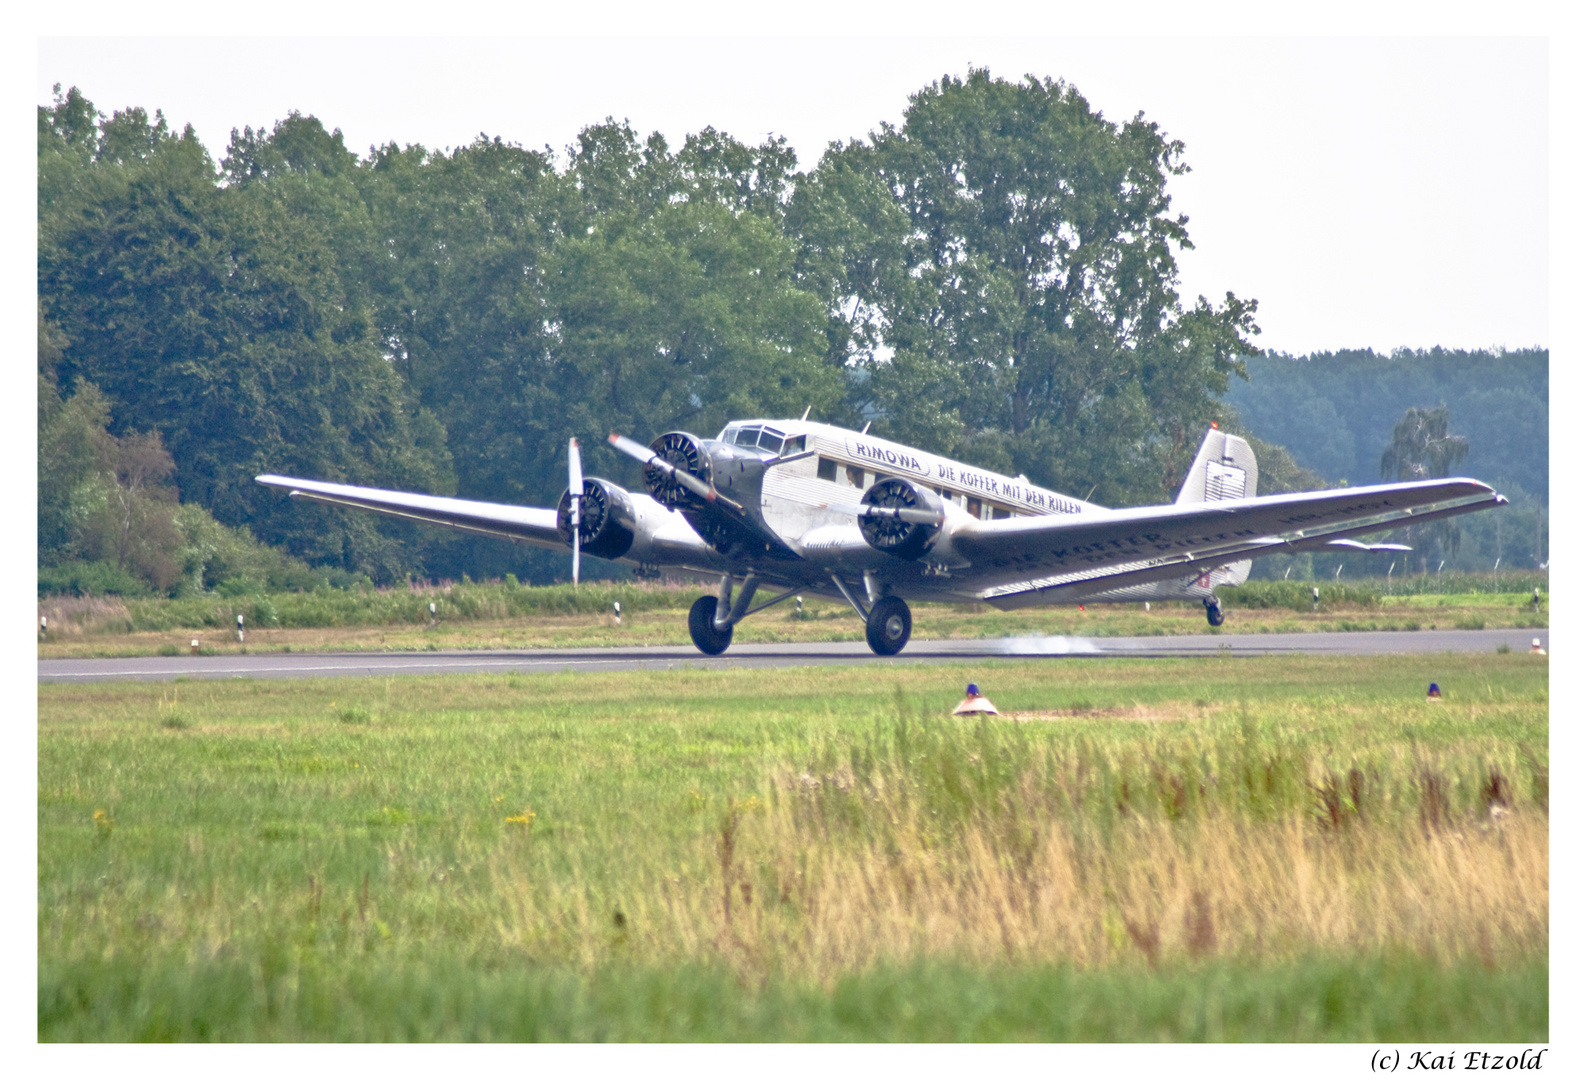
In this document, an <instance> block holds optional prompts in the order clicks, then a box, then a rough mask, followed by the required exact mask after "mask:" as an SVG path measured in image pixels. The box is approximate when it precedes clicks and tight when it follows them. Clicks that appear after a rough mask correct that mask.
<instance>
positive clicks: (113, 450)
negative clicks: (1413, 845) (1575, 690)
mask: <svg viewBox="0 0 1588 1080" xmlns="http://www.w3.org/2000/svg"><path fill="white" fill-rule="evenodd" d="M1186 157H1187V151H1186V148H1185V147H1184V146H1183V145H1182V144H1181V143H1179V142H1177V141H1175V140H1173V139H1171V138H1170V137H1169V136H1168V135H1166V134H1165V133H1164V132H1163V131H1161V130H1160V129H1159V128H1158V126H1157V125H1156V124H1154V123H1152V122H1151V121H1148V120H1146V119H1145V118H1143V117H1139V116H1138V117H1136V118H1134V119H1132V120H1129V121H1126V122H1124V123H1113V122H1110V121H1108V120H1106V119H1104V117H1103V116H1102V115H1101V114H1100V113H1099V112H1097V111H1095V110H1093V109H1092V108H1091V106H1090V105H1089V104H1088V102H1087V100H1086V99H1085V98H1084V97H1083V96H1082V95H1081V94H1080V92H1079V91H1078V90H1077V89H1076V88H1075V87H1073V86H1070V85H1068V84H1066V83H1063V82H1060V81H1055V80H1050V79H1036V78H1028V79H1025V80H1022V81H1019V82H1007V81H1005V80H1001V79H994V78H992V77H991V76H990V75H989V74H988V73H987V72H986V71H982V70H975V69H973V70H970V71H969V72H968V73H967V74H966V75H965V77H963V78H956V77H944V78H943V79H941V80H938V81H936V82H933V83H931V84H930V85H928V86H926V87H924V88H922V89H920V90H919V91H917V92H916V93H914V94H912V95H910V98H909V104H908V107H907V108H906V110H905V112H904V117H903V120H902V122H901V123H900V124H898V125H897V126H894V125H890V124H880V125H879V126H878V128H877V130H876V131H874V132H872V133H871V134H869V135H868V136H867V137H866V138H865V139H859V140H852V141H850V142H848V143H846V144H840V143H833V144H832V145H830V146H829V148H828V150H827V152H826V153H825V154H824V155H823V156H822V158H821V159H820V160H819V161H818V162H816V163H814V164H813V165H812V166H811V167H810V168H809V169H808V170H807V171H804V172H801V171H799V170H798V169H797V168H796V165H797V162H796V160H795V157H794V153H793V151H792V150H791V149H790V148H789V147H788V145H787V144H786V142H785V141H784V140H783V139H781V138H778V137H775V136H769V137H768V138H767V139H766V140H765V141H764V142H762V143H761V144H759V145H749V144H745V143H740V142H738V141H737V140H735V139H733V138H732V137H730V136H728V135H725V134H723V133H721V132H718V131H715V130H713V129H711V128H706V129H704V130H702V131H700V132H697V133H694V134H691V135H689V136H688V137H686V138H685V139H684V140H683V142H682V144H681V145H678V146H669V145H668V143H667V142H666V140H664V139H663V138H662V137H661V136H660V135H657V134H651V135H649V136H646V135H643V134H642V133H640V132H636V131H634V130H633V129H632V128H630V127H629V126H628V124H626V123H622V122H615V121H613V120H611V119H610V118H609V119H608V120H606V121H605V122H602V123H597V124H592V125H591V126H588V127H586V128H584V129H583V130H581V131H580V132H579V133H578V135H577V137H576V139H575V140H574V142H573V144H572V145H570V146H568V147H566V148H564V150H563V151H561V152H555V151H553V150H551V149H550V148H544V149H538V150H537V149H526V148H524V147H521V146H517V145H514V144H510V143H505V142H503V141H502V140H500V139H493V138H489V137H487V136H485V135H482V136H480V137H479V138H478V139H477V140H475V141H474V142H473V143H471V144H469V145H467V146H463V147H457V148H453V149H449V150H444V151H438V150H432V149H427V148H425V147H423V146H416V145H407V146H400V145H397V144H396V143H389V144H387V145H384V146H378V147H371V148H369V150H368V151H367V153H365V154H363V155H360V154H358V153H356V152H354V151H353V150H351V149H349V148H348V147H347V146H346V145H344V142H343V138H342V134H341V132H340V131H338V130H336V129H335V128H331V129H327V127H326V126H325V125H324V124H322V122H321V121H320V120H319V119H317V118H315V117H312V116H303V115H300V114H298V113H292V114H290V115H289V116H287V117H286V118H285V119H282V120H280V121H279V122H277V123H275V124H274V125H273V126H272V127H271V128H269V129H268V130H266V129H264V128H259V129H254V128H251V127H244V128H243V129H241V130H237V129H233V131H232V133H231V138H230V141H229V143H228V145H227V146H226V147H225V148H224V149H223V150H222V151H221V152H220V153H219V155H218V156H216V155H214V154H212V152H211V150H210V149H209V148H207V147H205V146H204V145H202V144H201V143H200V142H199V140H198V138H197V136H196V134H195V133H194V131H193V130H192V128H187V129H185V130H183V131H180V132H178V131H175V130H172V128H171V127H170V125H169V124H168V123H167V121H166V120H165V118H164V117H163V116H162V115H161V114H160V113H159V112H156V113H154V115H153V116H151V115H150V114H149V113H148V112H147V111H146V110H145V109H143V108H140V107H128V108H124V109H120V110H118V111H115V112H112V113H111V114H109V115H106V113H104V112H103V111H101V110H100V109H99V108H98V107H96V106H95V104H94V103H93V102H90V101H88V100H87V99H86V98H84V97H83V96H82V94H81V93H79V92H78V91H77V90H76V89H71V90H67V91H65V92H61V91H60V90H59V88H57V96H56V98H55V101H54V102H53V103H52V105H50V106H47V107H41V108H40V109H39V110H38V165H37V169H38V425H39V427H38V439H39V444H38V448H39V456H38V462H39V473H38V522H39V526H38V545H39V546H38V557H39V583H40V588H41V589H51V590H77V591H87V592H106V591H115V592H123V593H125V592H133V591H138V590H145V591H152V592H159V593H166V594H171V595H180V594H184V593H192V592H209V591H212V590H214V591H220V592H232V593H239V592H249V591H256V590H260V589H265V588H292V587H303V588H308V587H314V586H315V585H316V584H317V583H329V584H333V585H335V584H346V583H351V582H373V583H375V584H389V583H394V582H401V581H403V580H404V579H406V578H409V577H430V578H453V579H456V578H458V577H460V576H462V575H465V574H467V575H469V576H471V577H474V578H476V579H478V578H488V577H500V576H503V575H505V574H507V573H514V574H516V575H517V576H518V577H519V578H521V579H523V580H527V581H536V582H545V581H550V580H553V579H554V578H556V577H557V576H559V575H562V574H565V573H566V572H567V570H566V560H565V559H564V558H563V557H561V556H560V555H558V554H557V553H554V552H539V551H534V550H527V549H525V548H523V547H515V546H513V545H509V544H505V543H502V542H500V541H494V540H489V539H484V538H476V537H469V536H465V535H461V534H456V533H449V532H446V531H443V530H436V529H426V528H422V527H419V526H414V525H411V524H409V523H404V522H396V521H391V520H387V519H383V518H376V517H375V516H373V515H368V514H360V513H357V512H351V511H345V510H341V509H337V508H332V507H327V506H323V505H304V504H302V503H299V502H295V501H291V500H288V499H286V498H283V497H282V496H281V495H280V493H279V492H276V491H272V490H267V489H265V488H262V487H260V486H259V485H258V484H255V483H254V482H253V477H254V476H255V475H256V474H258V473H264V472H275V473H284V474H288V475H296V476H305V477H312V478H318V479H327V480H333V481H340V482H344V483H354V484H365V485H370V486H376V487H388V488H400V489H405V490H418V491H427V492H432V493H435V494H441V495H453V494H456V495H459V496H463V497H466V498H477V499H487V500H491V501H498V502H510V503H519V504H527V505H536V506H550V505H554V504H555V502H556V500H557V498H558V496H559V495H560V494H561V491H562V488H563V486H564V485H565V483H566V477H567V446H568V440H569V438H570V437H572V436H577V437H579V438H580V440H581V444H582V445H583V446H584V447H586V450H585V458H584V465H585V469H586V472H587V473H588V474H594V475H602V476H606V477H609V478H610V479H613V480H615V481H617V482H619V483H623V484H628V485H635V484H638V483H639V480H640V477H639V470H638V467H637V466H636V465H635V463H634V462H632V461H630V460H629V459H627V458H623V457H621V456H619V455H616V454H615V453H613V452H611V451H610V450H609V448H608V447H607V445H606V442H605V436H606V435H607V433H608V432H610V431H613V430H619V431H623V432H625V433H627V434H630V435H632V436H634V437H636V438H639V439H642V440H645V441H649V440H650V439H651V438H654V437H655V436H656V435H659V434H661V433H662V432H665V431H669V430H675V429H679V428H683V429H687V430H691V431H694V432H696V433H698V434H701V435H712V434H715V433H716V432H717V431H718V430H719V428H720V427H721V426H722V424H723V423H724V422H726V421H727V420H729V419H731V418H735V417H758V416H797V415H800V414H801V413H802V412H803V411H804V410H806V409H807V408H809V409H810V410H811V415H812V416H813V417H814V418H817V419H820V420H824V421H828V422H831V423H836V424H841V425H846V426H851V427H856V428H858V427H859V426H860V425H861V424H862V423H866V422H870V423H871V424H872V430H873V431H874V432H876V433H878V434H879V435H885V436H887V437H890V438H894V439H898V440H899V441H902V442H905V443H908V444H910V445H914V446H919V447H921V448H923V449H926V450H931V451H934V452H937V453H941V454H945V455H948V456H951V457H955V458H958V459H960V460H964V461H967V462H970V463H973V464H976V465H981V466H983V467H986V468H990V469H996V470H998V471H1001V472H1006V473H1024V474H1026V475H1027V476H1029V477H1030V478H1031V479H1032V480H1033V481H1034V482H1036V483H1038V484H1041V485H1043V486H1046V487H1049V488H1053V489H1055V490H1059V491H1065V492H1071V493H1075V494H1083V495H1085V494H1089V495H1090V496H1091V497H1092V498H1093V499H1095V500H1096V501H1097V502H1099V503H1101V504H1103V505H1109V506H1126V505H1136V504H1145V503H1157V502H1166V501H1169V500H1170V499H1171V498H1172V497H1173V493H1174V491H1175V490H1176V489H1177V488H1178V486H1179V484H1180V482H1181V480H1182V478H1183V477H1184V475H1185V471H1186V469H1187V467H1188V466H1189V463H1190V459H1191V456H1192V454H1193V453H1194V451H1195V449H1196V447H1197V445H1198V444H1199V443H1200V441H1201V438H1202V433H1203V432H1204V431H1206V430H1207V426H1208V424H1209V423H1211V422H1214V421H1218V422H1220V423H1223V424H1226V425H1234V426H1235V428H1236V429H1237V430H1243V429H1242V428H1241V425H1242V424H1244V425H1245V428H1244V430H1249V431H1250V432H1251V433H1252V434H1253V436H1254V448H1255V449H1256V451H1257V454H1258V460H1259V463H1260V465H1261V468H1262V472H1263V478H1264V479H1263V484H1264V487H1263V488H1262V490H1264V491H1274V490H1282V489H1286V488H1290V489H1296V488H1304V487H1317V486H1323V485H1325V484H1328V485H1332V484H1334V483H1336V482H1338V481H1339V480H1340V479H1341V478H1348V479H1350V480H1352V481H1353V482H1373V481H1376V480H1377V479H1378V476H1377V472H1376V462H1377V459H1378V455H1379V454H1380V453H1381V452H1382V451H1383V449H1384V447H1385V445H1386V444H1387V442H1388V441H1389V440H1390V438H1391V433H1392V430H1393V429H1394V427H1395V425H1396V423H1397V418H1398V417H1399V416H1400V414H1401V413H1402V412H1404V410H1405V409H1406V408H1409V407H1413V406H1416V407H1419V408H1432V407H1435V406H1437V405H1438V404H1439V403H1440V402H1448V404H1449V406H1450V423H1451V425H1452V426H1451V430H1452V431H1454V432H1456V433H1457V434H1461V435H1466V436H1467V437H1468V439H1469V441H1470V447H1471V451H1470V456H1469V458H1468V460H1467V461H1466V462H1464V463H1462V471H1464V472H1468V473H1470V474H1472V475H1475V476H1478V477H1480V478H1482V479H1485V480H1489V481H1491V482H1494V483H1496V484H1499V485H1500V486H1501V487H1502V489H1503V490H1505V491H1506V493H1507V494H1513V495H1522V494H1524V493H1530V494H1531V496H1532V498H1533V502H1532V503H1531V504H1526V505H1533V506H1535V507H1536V506H1537V504H1538V503H1539V501H1540V500H1541V499H1542V497H1543V496H1544V494H1545V492H1547V483H1548V471H1547V470H1548V466H1547V457H1546V456H1545V451H1544V438H1543V433H1544V432H1545V431H1546V430H1547V415H1548V414H1547V386H1546V384H1545V380H1546V378H1547V372H1546V367H1547V364H1546V358H1545V356H1544V354H1543V353H1520V354H1507V355H1506V356H1503V357H1491V356H1488V355H1487V354H1464V353H1443V352H1437V351H1436V352H1434V353H1429V354H1415V355H1411V354H1408V355H1405V356H1402V355H1399V354H1397V355H1396V356H1394V357H1372V356H1370V355H1362V354H1338V355H1337V356H1330V357H1313V358H1309V359H1308V360H1305V361H1292V360H1289V359H1281V358H1274V357H1259V358H1257V359H1249V360H1245V361H1244V362H1243V359H1242V358H1243V357H1251V356H1253V355H1254V354H1257V353H1258V352H1259V348H1258V346H1257V344H1256V340H1255V339H1256V337H1257V333H1258V320H1257V303H1256V301H1255V300H1252V299H1245V298H1239V297H1236V296H1235V295H1233V294H1231V293H1226V294H1225V295H1224V296H1222V297H1215V298H1213V299H1211V300H1210V299H1206V298H1203V297H1196V298H1189V297H1185V298H1182V297H1181V296H1180V295H1179V292H1178V290H1177V273H1178V272H1177V267H1176V261H1175V259H1176V255H1177V253H1178V252H1179V251H1181V250H1183V249H1184V248H1185V247H1186V246H1187V245H1188V244H1189V243H1190V234H1189V231H1188V223H1187V221H1186V219H1185V218H1184V217H1183V216H1181V215H1180V214H1179V213H1178V211H1177V210H1175V209H1174V208H1173V207H1172V206H1171V201H1170V198H1169V193H1168V191H1169V184H1170V181H1171V179H1172V178H1173V177H1174V176H1176V175H1179V174H1180V173H1183V172H1184V171H1186V169H1187V168H1188V165H1187V162H1186ZM1246 373H1249V374H1250V376H1251V382H1250V383H1249V384H1248V383H1246V382H1244V381H1243V374H1246ZM1286 447H1289V448H1290V451H1291V452H1290V453H1287V452H1286V449H1285V448H1286ZM1292 454H1294V456H1295V458H1296V459H1297V460H1292ZM1419 467H1421V466H1419ZM1506 484H1511V485H1514V487H1506V486H1505V485H1506ZM1524 501H1525V500H1523V499H1521V498H1518V500H1517V502H1518V505H1517V507H1515V508H1513V509H1511V510H1508V511H1506V512H1505V515H1506V516H1505V517H1503V519H1502V526H1501V527H1499V529H1498V532H1496V526H1495V525H1494V523H1493V522H1492V521H1491V522H1488V523H1487V524H1485V523H1484V522H1479V523H1478V524H1476V525H1474V526H1473V528H1474V529H1476V531H1475V532H1473V533H1472V534H1471V536H1470V537H1467V534H1465V533H1463V534H1462V537H1464V538H1458V537H1456V536H1455V535H1454V534H1452V535H1451V536H1447V537H1442V538H1441V537H1432V536H1430V537H1427V538H1425V539H1427V540H1428V541H1429V542H1430V543H1432V544H1434V545H1435V547H1431V548H1428V550H1438V551H1444V550H1445V549H1446V548H1448V549H1450V554H1449V556H1447V558H1458V559H1460V560H1463V561H1465V562H1469V563H1472V565H1474V566H1475V565H1478V563H1479V562H1481V560H1482V559H1484V558H1488V559H1489V560H1490V561H1491V562H1492V559H1493V557H1494V556H1493V554H1492V553H1491V554H1488V555H1485V552H1486V551H1488V550H1489V549H1496V550H1499V551H1500V552H1501V553H1502V555H1503V557H1504V559H1505V560H1506V561H1507V562H1510V563H1514V564H1516V565H1527V564H1528V563H1530V562H1531V561H1532V558H1533V548H1534V547H1539V548H1540V549H1541V550H1542V544H1539V545H1535V544H1534V543H1533V541H1532V538H1533V536H1534V534H1535V533H1539V532H1540V530H1543V529H1547V523H1544V522H1543V516H1542V510H1541V509H1540V510H1539V512H1538V513H1537V514H1535V517H1536V518H1537V520H1536V521H1535V523H1534V527H1532V528H1530V529H1528V530H1525V531H1526V532H1527V537H1525V538H1524V537H1523V535H1522V534H1523V531H1524V530H1523V528H1522V525H1520V524H1517V523H1518V522H1521V521H1522V517H1523V516H1524V514H1525V506H1524ZM1496 516H1498V515H1482V517H1483V518H1485V519H1487V518H1492V517H1496ZM1485 528H1487V529H1488V530H1489V532H1488V534H1487V535H1488V537H1489V538H1488V540H1487V541H1485V540H1484V539H1483V536H1484V535H1485V534H1484V532H1483V530H1484V529H1485ZM1458 542H1459V551H1458V550H1457V543H1458ZM1485 543H1487V545H1488V547H1487V548H1485V546H1484V545H1485ZM1361 562H1362V567H1361V572H1363V573H1369V572H1371V573H1382V572H1384V571H1385V567H1382V566H1380V565H1378V564H1377V563H1375V562H1373V561H1372V560H1370V559H1364V560H1361ZM592 569H594V570H596V571H597V572H598V573H599V572H600V570H599V568H592ZM1290 569H1292V570H1294V569H1295V567H1290ZM1302 569H1303V570H1304V571H1310V569H1311V567H1310V566H1309V567H1303V568H1302ZM606 570H607V572H610V573H622V572H624V571H622V570H621V568H617V567H613V566H610V565H609V566H608V567H607V568H606Z"/></svg>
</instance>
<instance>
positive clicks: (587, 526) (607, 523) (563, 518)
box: [557, 476, 638, 559]
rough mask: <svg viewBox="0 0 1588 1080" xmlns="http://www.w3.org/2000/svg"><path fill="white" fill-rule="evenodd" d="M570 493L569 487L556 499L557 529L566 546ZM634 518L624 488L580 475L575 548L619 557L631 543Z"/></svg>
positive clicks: (570, 534)
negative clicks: (581, 483) (580, 483)
mask: <svg viewBox="0 0 1588 1080" xmlns="http://www.w3.org/2000/svg"><path fill="white" fill-rule="evenodd" d="M571 493H572V489H571V488H570V489H568V490H566V491H564V492H563V493H562V498H560V499H558V500H557V531H558V532H559V533H561V534H562V539H563V542H564V543H566V544H568V545H569V546H570V547H571V546H572V545H573V530H572V528H571V526H570V524H569V516H570V511H571V510H572V508H573V500H572V498H571V497H570V496H571ZM637 520H638V519H637V518H636V517H635V514H634V504H633V503H632V502H630V501H629V496H628V493H627V492H626V491H624V490H623V489H622V488H620V487H618V486H617V485H615V484H610V483H608V482H607V481H605V480H600V479H597V478H596V477H594V476H587V477H585V478H584V497H583V498H582V499H581V500H580V502H579V547H580V548H581V549H582V550H583V551H584V552H586V553H587V554H590V555H594V556H596V557H598V558H602V559H621V558H622V557H623V556H624V555H627V554H628V551H629V548H631V547H633V546H634V532H635V529H636V521H637Z"/></svg>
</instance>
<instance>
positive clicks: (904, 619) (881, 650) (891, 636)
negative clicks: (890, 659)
mask: <svg viewBox="0 0 1588 1080" xmlns="http://www.w3.org/2000/svg"><path fill="white" fill-rule="evenodd" d="M909 640H910V605H908V604H906V603H905V602H904V601H903V600H900V599H899V598H898V597H897V596H884V597H881V598H880V599H878V600H877V602H876V603H875V604H872V605H871V614H869V615H867V616H866V644H867V645H870V646H871V651H872V652H874V653H876V654H877V655H878V656H893V655H895V654H896V653H898V651H899V650H900V649H902V648H904V646H905V645H906V644H907V643H908V642H909Z"/></svg>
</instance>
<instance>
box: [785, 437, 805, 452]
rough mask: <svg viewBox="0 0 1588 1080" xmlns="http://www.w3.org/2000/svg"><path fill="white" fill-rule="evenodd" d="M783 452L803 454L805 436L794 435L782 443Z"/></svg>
mask: <svg viewBox="0 0 1588 1080" xmlns="http://www.w3.org/2000/svg"><path fill="white" fill-rule="evenodd" d="M783 452H784V453H785V454H803V453H804V452H805V436H803V435H795V436H794V437H793V438H791V439H789V440H788V441H787V442H785V443H784V444H783Z"/></svg>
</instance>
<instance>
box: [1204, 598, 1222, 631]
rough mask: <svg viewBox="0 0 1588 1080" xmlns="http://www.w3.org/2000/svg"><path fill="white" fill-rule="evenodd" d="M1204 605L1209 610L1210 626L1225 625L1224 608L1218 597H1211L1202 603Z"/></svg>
mask: <svg viewBox="0 0 1588 1080" xmlns="http://www.w3.org/2000/svg"><path fill="white" fill-rule="evenodd" d="M1202 605H1203V606H1204V607H1206V608H1207V609H1208V625H1209V626H1223V625H1224V606H1223V605H1222V604H1220V603H1219V598H1218V597H1216V596H1210V597H1208V598H1207V599H1206V600H1204V601H1202Z"/></svg>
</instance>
